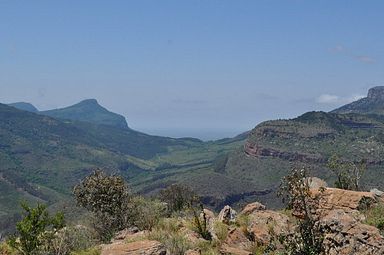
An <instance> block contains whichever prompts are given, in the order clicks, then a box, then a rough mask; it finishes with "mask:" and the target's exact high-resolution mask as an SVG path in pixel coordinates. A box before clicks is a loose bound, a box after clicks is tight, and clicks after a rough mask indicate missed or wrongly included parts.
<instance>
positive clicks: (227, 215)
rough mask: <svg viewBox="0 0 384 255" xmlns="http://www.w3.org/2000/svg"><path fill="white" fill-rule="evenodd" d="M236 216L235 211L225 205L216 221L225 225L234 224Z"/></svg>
mask: <svg viewBox="0 0 384 255" xmlns="http://www.w3.org/2000/svg"><path fill="white" fill-rule="evenodd" d="M236 215H237V213H236V211H235V210H233V209H232V208H231V207H230V206H229V205H226V206H224V208H223V209H222V210H221V211H220V213H219V218H218V220H219V221H221V222H223V223H225V224H230V223H235V221H236Z"/></svg>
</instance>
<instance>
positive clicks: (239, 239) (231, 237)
mask: <svg viewBox="0 0 384 255" xmlns="http://www.w3.org/2000/svg"><path fill="white" fill-rule="evenodd" d="M224 244H225V245H227V246H228V247H233V248H237V249H240V250H247V249H249V248H250V247H251V245H252V241H250V240H249V237H248V236H247V235H246V234H245V232H244V230H243V229H240V228H232V229H230V230H229V232H228V235H227V238H226V239H225V241H224Z"/></svg>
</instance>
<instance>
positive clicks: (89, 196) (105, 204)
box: [73, 170, 132, 241]
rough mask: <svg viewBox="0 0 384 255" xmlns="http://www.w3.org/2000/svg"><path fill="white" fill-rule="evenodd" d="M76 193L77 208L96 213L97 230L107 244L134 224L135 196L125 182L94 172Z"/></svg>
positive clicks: (78, 186)
mask: <svg viewBox="0 0 384 255" xmlns="http://www.w3.org/2000/svg"><path fill="white" fill-rule="evenodd" d="M73 193H74V195H75V198H76V201H77V204H78V205H80V206H82V207H84V208H86V209H87V210H89V211H90V212H92V213H93V224H94V228H95V230H96V231H97V233H98V234H99V238H100V239H101V240H103V241H108V240H110V239H111V238H112V237H113V235H114V233H116V232H117V231H119V230H122V229H124V228H125V227H127V226H128V225H129V224H130V220H131V219H130V214H129V213H128V205H129V202H130V200H131V197H132V196H131V193H130V191H129V189H128V186H127V184H126V183H125V181H124V179H123V178H122V177H120V176H117V175H107V174H106V173H104V172H103V171H101V170H96V171H94V172H93V173H92V174H91V175H89V176H87V177H85V178H84V179H83V180H82V181H81V183H80V184H78V185H76V186H75V188H74V190H73Z"/></svg>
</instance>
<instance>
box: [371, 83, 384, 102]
mask: <svg viewBox="0 0 384 255" xmlns="http://www.w3.org/2000/svg"><path fill="white" fill-rule="evenodd" d="M368 98H371V99H376V100H377V99H379V100H384V86H377V87H373V88H371V89H369V91H368Z"/></svg>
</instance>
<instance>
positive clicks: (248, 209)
mask: <svg viewBox="0 0 384 255" xmlns="http://www.w3.org/2000/svg"><path fill="white" fill-rule="evenodd" d="M265 209H266V207H265V205H263V204H261V203H259V202H254V203H251V204H247V205H246V206H245V207H244V209H243V210H242V211H241V212H240V214H244V215H249V214H251V213H253V212H254V211H264V210H265Z"/></svg>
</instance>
